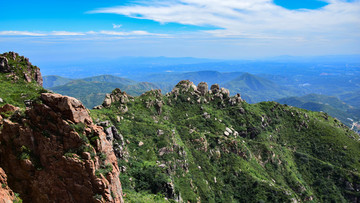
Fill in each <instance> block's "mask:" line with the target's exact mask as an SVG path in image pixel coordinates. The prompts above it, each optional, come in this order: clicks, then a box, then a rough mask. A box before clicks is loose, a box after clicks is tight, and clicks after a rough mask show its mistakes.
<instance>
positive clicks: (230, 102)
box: [91, 81, 360, 202]
mask: <svg viewBox="0 0 360 203" xmlns="http://www.w3.org/2000/svg"><path fill="white" fill-rule="evenodd" d="M262 85H264V83H261V84H258V83H256V82H255V83H254V85H253V86H252V87H253V88H258V89H263V86H262ZM195 89H197V88H196V86H194V85H193V84H192V83H190V82H189V81H182V82H180V83H179V84H178V85H177V86H176V87H175V88H174V90H173V91H172V92H171V93H169V94H167V95H165V96H164V95H161V94H160V92H159V91H155V90H154V91H150V92H147V93H145V94H143V95H142V96H140V97H135V98H133V99H132V98H131V99H127V96H126V94H124V93H121V92H120V93H121V95H118V97H119V98H121V99H120V100H119V102H115V103H112V104H111V106H110V107H109V108H103V109H100V110H92V111H91V115H92V117H93V118H94V119H95V120H97V119H98V120H100V121H105V120H109V121H110V122H111V123H112V125H114V126H115V127H116V129H117V131H118V132H119V134H118V135H117V136H118V139H117V140H116V141H114V150H115V151H117V152H118V154H117V155H118V158H119V161H118V163H119V167H120V168H121V169H122V173H121V175H120V177H121V181H122V186H123V189H124V191H125V193H126V196H125V200H127V201H129V202H141V201H146V200H145V199H146V198H147V197H148V196H147V195H146V194H153V195H154V194H158V198H159V199H161V196H166V197H168V198H169V199H170V200H177V201H180V202H200V201H201V202H303V201H313V202H357V201H358V198H359V196H360V192H359V190H360V174H359V170H360V161H359V160H360V141H359V140H360V137H359V135H357V134H355V133H354V132H352V131H351V130H349V128H348V127H346V126H345V125H343V124H342V123H340V122H339V121H338V120H336V119H334V118H332V117H329V116H328V115H327V114H325V113H320V112H311V111H307V110H303V109H299V108H295V107H290V106H284V105H281V104H279V103H276V102H261V103H258V104H248V103H246V102H244V101H241V99H240V98H239V97H229V96H228V94H227V93H226V91H223V90H216V88H215V89H213V91H212V93H211V94H209V93H205V94H204V95H203V96H202V94H200V93H199V92H197V91H195ZM113 96H114V98H115V97H117V96H116V95H113ZM108 129H110V128H108ZM112 131H113V129H112Z"/></svg>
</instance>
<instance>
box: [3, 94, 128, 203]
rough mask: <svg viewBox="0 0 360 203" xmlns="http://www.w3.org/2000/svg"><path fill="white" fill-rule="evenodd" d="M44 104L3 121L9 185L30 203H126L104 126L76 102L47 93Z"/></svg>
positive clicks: (4, 151) (5, 161) (43, 98)
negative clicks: (99, 124) (96, 122)
mask: <svg viewBox="0 0 360 203" xmlns="http://www.w3.org/2000/svg"><path fill="white" fill-rule="evenodd" d="M41 99H42V103H34V104H32V106H31V107H29V108H28V109H27V110H26V111H25V113H24V114H21V115H19V116H16V117H15V116H10V117H9V119H3V121H2V124H1V129H2V130H1V132H0V143H1V144H0V166H1V167H2V168H3V169H4V171H5V172H6V174H7V176H8V182H9V186H10V187H11V188H12V189H13V190H14V191H15V192H17V193H19V194H20V196H21V198H22V199H23V200H24V202H123V199H122V188H121V183H120V180H119V173H120V170H119V168H118V164H117V159H116V156H115V154H114V150H113V146H112V141H111V140H108V139H107V135H106V133H105V131H104V129H103V127H101V126H97V125H94V124H93V121H92V119H91V117H90V116H89V114H88V112H87V110H86V108H85V107H84V106H83V105H82V104H81V102H79V101H78V100H76V99H74V98H71V97H66V96H62V95H59V94H48V93H47V94H42V95H41ZM9 110H10V111H13V110H15V109H14V108H10V107H7V108H6V111H7V112H8V111H9ZM7 114H8V113H7Z"/></svg>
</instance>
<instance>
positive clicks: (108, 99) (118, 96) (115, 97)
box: [103, 88, 129, 107]
mask: <svg viewBox="0 0 360 203" xmlns="http://www.w3.org/2000/svg"><path fill="white" fill-rule="evenodd" d="M117 101H119V103H120V104H126V103H127V102H129V95H127V94H126V92H122V91H121V90H120V89H119V88H116V89H115V90H114V91H113V92H112V93H111V94H106V96H105V100H104V102H103V106H104V107H109V106H111V104H112V103H114V102H117Z"/></svg>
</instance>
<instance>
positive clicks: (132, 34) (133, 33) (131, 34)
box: [0, 30, 169, 39]
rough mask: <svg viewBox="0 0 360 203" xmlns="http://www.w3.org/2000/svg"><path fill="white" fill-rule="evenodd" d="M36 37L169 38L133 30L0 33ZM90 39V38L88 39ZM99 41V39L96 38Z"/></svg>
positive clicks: (2, 32)
mask: <svg viewBox="0 0 360 203" xmlns="http://www.w3.org/2000/svg"><path fill="white" fill-rule="evenodd" d="M1 35H2V36H6V35H8V36H36V37H38V36H39V37H44V36H47V37H51V36H69V37H71V36H84V37H86V36H93V35H98V36H107V35H113V36H128V37H136V36H157V37H169V35H167V34H159V33H150V32H147V31H144V30H135V31H128V32H116V31H108V30H102V31H99V32H96V31H88V32H68V31H52V32H47V33H46V32H41V33H40V32H27V31H0V36H1ZM89 39H90V38H89ZM97 39H99V38H97Z"/></svg>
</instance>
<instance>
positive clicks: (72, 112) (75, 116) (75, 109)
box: [41, 93, 92, 124]
mask: <svg viewBox="0 0 360 203" xmlns="http://www.w3.org/2000/svg"><path fill="white" fill-rule="evenodd" d="M41 99H42V100H43V102H44V104H46V105H47V106H49V107H50V108H52V109H54V110H55V111H58V112H59V113H61V115H62V116H63V118H65V119H69V120H71V121H72V122H75V123H80V122H82V123H89V124H90V123H92V119H91V118H90V115H89V113H88V110H87V109H86V108H85V107H84V105H83V104H82V103H81V102H80V101H79V100H77V99H75V98H73V97H67V96H62V95H60V94H52V93H42V94H41Z"/></svg>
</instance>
